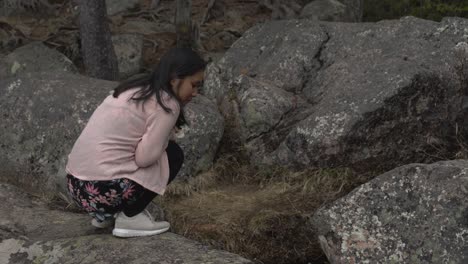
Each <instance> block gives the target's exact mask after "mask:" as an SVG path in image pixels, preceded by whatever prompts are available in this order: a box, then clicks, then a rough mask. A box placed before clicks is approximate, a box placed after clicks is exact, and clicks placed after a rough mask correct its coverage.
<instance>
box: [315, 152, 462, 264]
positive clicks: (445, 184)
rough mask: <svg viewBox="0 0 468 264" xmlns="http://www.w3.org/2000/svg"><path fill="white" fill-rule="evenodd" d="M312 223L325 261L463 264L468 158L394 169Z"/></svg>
mask: <svg viewBox="0 0 468 264" xmlns="http://www.w3.org/2000/svg"><path fill="white" fill-rule="evenodd" d="M312 222H313V225H314V226H315V228H316V230H317V234H318V235H319V240H320V244H321V247H322V249H323V251H324V252H325V254H326V255H327V257H328V259H329V261H330V263H454V264H455V263H459V264H462V263H467V262H468V244H467V243H466V241H467V240H468V161H466V160H453V161H443V162H437V163H433V164H430V165H424V164H410V165H406V166H402V167H399V168H396V169H394V170H392V171H389V172H387V173H384V174H382V175H380V176H378V177H376V178H375V179H373V180H372V181H370V182H368V183H366V184H363V185H362V186H361V187H359V188H357V189H356V190H354V191H352V192H351V193H350V194H348V195H347V196H346V197H343V198H342V199H339V200H338V201H336V202H335V203H333V204H332V205H330V206H327V207H325V208H322V209H320V210H319V211H317V212H316V213H315V215H314V217H313V218H312Z"/></svg>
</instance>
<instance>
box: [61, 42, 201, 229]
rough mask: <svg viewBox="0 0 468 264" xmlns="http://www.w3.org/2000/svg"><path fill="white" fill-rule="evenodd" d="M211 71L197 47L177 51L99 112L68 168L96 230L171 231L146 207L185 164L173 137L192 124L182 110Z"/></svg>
mask: <svg viewBox="0 0 468 264" xmlns="http://www.w3.org/2000/svg"><path fill="white" fill-rule="evenodd" d="M205 66H206V64H205V62H204V61H203V59H202V58H201V57H200V56H199V55H198V54H196V53H195V52H194V51H192V50H191V49H185V48H174V49H172V50H170V51H168V52H167V53H166V54H164V55H163V56H162V58H161V59H160V62H159V64H158V66H157V67H156V69H155V70H154V71H153V72H152V73H151V74H149V75H145V76H143V77H140V78H137V79H133V80H129V81H126V82H123V83H121V84H120V85H119V86H117V87H116V88H115V89H114V92H113V94H112V95H109V96H108V97H107V98H106V99H105V100H104V101H103V102H102V104H101V105H100V106H99V107H98V108H97V109H96V110H95V111H94V113H93V114H92V116H91V118H90V119H89V121H88V123H87V125H86V127H85V128H84V130H83V132H82V133H81V135H80V136H79V138H78V139H77V141H76V142H75V144H74V146H73V149H72V151H71V153H70V155H69V156H68V163H67V166H66V171H67V173H68V175H67V181H68V190H69V193H70V195H71V197H72V198H73V200H74V201H75V202H76V203H77V204H78V206H80V207H81V208H83V209H84V210H86V211H87V212H88V213H89V214H90V215H91V216H92V217H93V219H92V221H91V223H92V225H94V226H95V227H98V228H106V227H109V226H111V225H113V224H114V219H115V227H114V229H113V231H112V234H113V235H114V236H118V237H134V236H148V235H155V234H159V233H162V232H165V231H167V230H168V229H169V227H170V225H169V223H168V222H165V221H161V222H155V221H154V220H153V219H152V217H151V215H150V214H149V213H148V211H146V210H145V208H146V206H147V205H148V204H149V203H150V202H151V201H152V200H153V198H155V197H156V195H157V194H160V195H162V194H164V191H165V189H166V186H167V184H168V183H170V182H171V181H172V180H173V179H174V177H175V176H176V174H177V172H178V171H179V169H180V167H181V166H182V162H183V159H184V156H183V152H182V149H181V148H180V147H179V146H178V145H177V144H176V143H175V142H174V141H169V137H170V134H171V131H172V130H173V128H174V126H177V127H180V126H181V125H183V124H185V118H184V115H183V112H182V111H181V109H182V106H183V105H185V104H186V103H188V102H189V101H190V100H191V99H192V97H194V96H196V95H197V93H198V88H199V87H200V86H201V84H202V81H203V75H204V69H205ZM114 214H116V217H115V218H114Z"/></svg>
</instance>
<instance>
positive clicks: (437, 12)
mask: <svg viewBox="0 0 468 264" xmlns="http://www.w3.org/2000/svg"><path fill="white" fill-rule="evenodd" d="M402 16H415V17H420V18H424V19H430V20H435V21H440V20H441V19H442V18H443V17H447V16H458V17H468V1H467V0H364V18H363V20H364V21H378V20H382V19H396V18H400V17H402Z"/></svg>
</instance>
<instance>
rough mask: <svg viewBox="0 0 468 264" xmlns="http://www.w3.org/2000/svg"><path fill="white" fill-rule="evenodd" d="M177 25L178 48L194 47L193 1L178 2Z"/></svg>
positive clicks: (181, 0) (180, 0) (178, 0)
mask: <svg viewBox="0 0 468 264" xmlns="http://www.w3.org/2000/svg"><path fill="white" fill-rule="evenodd" d="M175 24H176V33H177V47H192V46H193V39H192V36H193V34H192V0H177V9H176V17H175Z"/></svg>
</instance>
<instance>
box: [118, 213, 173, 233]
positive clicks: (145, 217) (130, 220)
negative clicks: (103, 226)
mask: <svg viewBox="0 0 468 264" xmlns="http://www.w3.org/2000/svg"><path fill="white" fill-rule="evenodd" d="M170 226H171V225H170V224H169V223H168V222H166V221H160V222H155V221H154V220H153V217H152V216H151V214H150V213H149V212H148V211H147V210H144V211H143V212H141V213H139V214H137V215H135V216H133V217H128V216H126V215H125V214H124V213H123V212H120V213H119V215H118V216H117V219H116V220H115V227H114V230H112V234H113V235H114V236H116V237H139V236H152V235H157V234H161V233H164V232H166V231H167V230H169V228H170Z"/></svg>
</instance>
